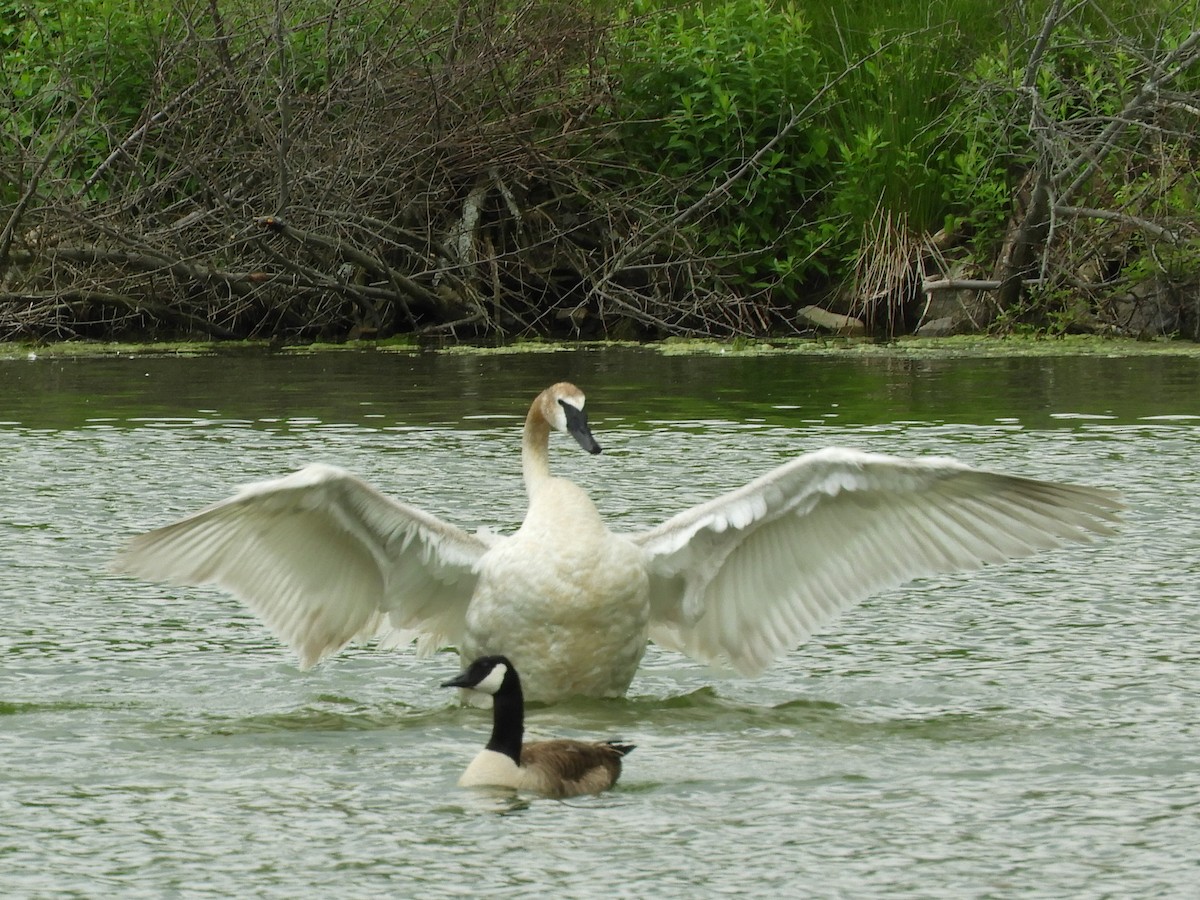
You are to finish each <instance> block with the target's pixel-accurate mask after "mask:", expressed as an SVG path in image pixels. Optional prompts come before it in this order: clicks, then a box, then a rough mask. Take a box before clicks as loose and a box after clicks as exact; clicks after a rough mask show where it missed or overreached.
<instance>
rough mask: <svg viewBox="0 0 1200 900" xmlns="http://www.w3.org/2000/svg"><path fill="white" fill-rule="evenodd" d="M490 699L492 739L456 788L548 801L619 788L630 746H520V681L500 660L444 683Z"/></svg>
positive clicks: (488, 659)
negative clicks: (520, 793)
mask: <svg viewBox="0 0 1200 900" xmlns="http://www.w3.org/2000/svg"><path fill="white" fill-rule="evenodd" d="M442 687H457V688H464V689H466V690H472V691H479V692H481V693H483V694H488V695H490V696H491V697H492V736H491V738H490V739H489V740H488V742H487V746H486V747H485V748H484V749H483V750H480V751H479V754H478V755H477V756H476V757H475V758H474V759H473V760H471V764H470V765H469V766H467V770H466V771H465V772H463V774H462V777H461V778H459V779H458V784H459V786H460V787H508V788H517V789H518V790H525V791H536V792H537V793H539V794H545V795H546V796H548V797H557V798H562V797H575V796H577V795H579V794H598V793H600V791H605V790H608V789H609V788H610V787H612V786H613V785H614V784H616V783H617V779H618V778H619V777H620V776H621V757H623V756H624V755H625V754H627V753H628V752H629V751H631V750H632V749H633V748H634V745H633V744H623V743H619V742H617V741H570V740H557V741H535V742H534V743H532V744H525V743H522V739H523V737H524V734H525V698H524V697H522V696H521V679H520V677H519V676H518V675H517V670H516V669H515V668H513V664H512V663H511V662H509V661H508V659H507V658H506V657H503V656H484V657H481V658H479V659H477V660H475V661H474V662H473V663H471V665H470V666H468V667H467V669H466V671H465V672H462V673H461V674H459V675H458V676H456V677H454V678H451V679H450V680H449V681H445V682H443V683H442Z"/></svg>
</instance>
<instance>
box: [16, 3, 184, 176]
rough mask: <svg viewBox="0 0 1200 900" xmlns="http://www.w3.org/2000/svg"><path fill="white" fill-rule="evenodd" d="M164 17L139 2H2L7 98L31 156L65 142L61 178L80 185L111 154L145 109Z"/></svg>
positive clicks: (59, 157)
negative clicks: (65, 132) (67, 127)
mask: <svg viewBox="0 0 1200 900" xmlns="http://www.w3.org/2000/svg"><path fill="white" fill-rule="evenodd" d="M164 16H165V7H164V6H161V5H157V4H150V5H149V6H147V5H145V4H143V3H141V2H139V0H0V60H2V65H0V71H2V72H3V75H2V76H0V95H2V96H6V97H7V98H8V99H7V102H8V103H9V104H11V106H10V109H9V113H10V125H9V127H10V128H12V129H13V132H14V133H13V135H12V136H13V137H15V138H16V139H17V140H19V141H20V142H21V144H22V145H23V146H25V147H26V148H27V149H28V150H29V152H30V155H31V157H33V158H38V157H40V156H41V155H42V154H44V153H46V152H48V151H49V149H50V147H51V145H52V142H54V141H56V140H62V143H61V145H60V146H59V147H58V149H57V152H56V153H54V156H55V159H56V160H57V161H58V164H57V166H56V171H57V174H58V175H59V176H61V177H65V178H68V179H73V180H74V181H75V182H76V183H77V184H78V183H80V182H81V181H82V179H83V178H85V177H86V175H87V173H88V172H89V171H90V170H91V169H92V168H93V167H94V166H95V165H96V164H97V163H99V162H100V161H101V160H102V159H104V157H105V156H107V154H108V152H109V149H110V146H111V140H112V137H113V135H122V134H124V133H127V132H128V130H130V129H132V128H133V127H134V125H135V124H136V122H137V121H138V119H139V117H140V116H141V115H142V111H143V109H144V108H145V104H146V100H147V97H148V94H149V92H150V91H151V89H152V81H153V75H154V61H155V58H156V52H157V51H156V48H157V44H158V33H159V31H160V28H161V22H162V19H163V18H164ZM70 119H76V120H77V121H78V122H79V127H77V128H75V129H73V130H72V132H71V134H70V136H68V137H65V138H59V137H57V136H56V135H57V131H58V127H59V125H61V124H62V123H64V122H65V121H67V120H70Z"/></svg>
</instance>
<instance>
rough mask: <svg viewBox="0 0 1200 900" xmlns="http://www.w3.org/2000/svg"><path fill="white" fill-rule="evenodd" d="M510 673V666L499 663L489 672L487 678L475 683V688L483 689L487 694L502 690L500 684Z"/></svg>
mask: <svg viewBox="0 0 1200 900" xmlns="http://www.w3.org/2000/svg"><path fill="white" fill-rule="evenodd" d="M507 674H508V666H506V665H504V663H500V664H499V665H497V666H496V667H495V668H494V669H492V671H490V672H488V675H487V678H485V679H483V681H481V682H479V684H477V685H475V690H477V691H483V693H485V694H495V693H496V691H498V690H500V685H501V684H503V683H504V676H505V675H507Z"/></svg>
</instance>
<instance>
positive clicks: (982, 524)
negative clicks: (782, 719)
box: [630, 448, 1123, 675]
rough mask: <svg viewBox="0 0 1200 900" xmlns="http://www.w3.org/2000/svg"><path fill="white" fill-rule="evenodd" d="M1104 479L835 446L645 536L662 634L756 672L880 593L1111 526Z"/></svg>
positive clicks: (1113, 512)
mask: <svg viewBox="0 0 1200 900" xmlns="http://www.w3.org/2000/svg"><path fill="white" fill-rule="evenodd" d="M1122 507H1123V504H1122V503H1121V502H1120V500H1119V498H1118V496H1117V494H1116V493H1115V492H1112V491H1108V490H1103V489H1099V488H1090V487H1078V486H1074V485H1064V484H1054V483H1050V482H1043V481H1035V480H1032V479H1028V478H1020V477H1016V476H1011V475H1003V474H998V473H994V472H987V471H981V470H978V469H973V468H971V467H969V466H966V465H964V464H962V463H959V462H956V461H954V460H951V459H940V458H925V459H912V460H910V459H900V458H897V457H891V456H884V455H880V454H872V453H863V452H860V451H856V450H847V449H841V448H830V449H826V450H820V451H817V452H815V453H809V454H805V455H803V456H800V457H798V458H797V459H795V460H793V461H791V462H789V463H786V464H784V465H782V466H780V467H779V468H777V469H775V470H774V471H772V472H769V473H767V474H766V475H764V476H762V477H761V478H758V479H756V480H755V481H752V482H750V483H749V484H747V485H746V486H744V487H742V488H739V489H738V490H735V491H732V492H730V493H728V494H724V495H723V496H721V497H718V498H716V499H714V500H711V501H709V502H707V503H704V504H701V505H699V506H696V507H693V508H692V509H690V510H687V511H685V512H683V513H680V514H679V515H677V516H675V517H673V518H671V519H669V520H667V521H666V522H664V523H663V524H661V525H659V526H658V527H656V528H653V529H650V530H649V531H646V532H642V533H640V534H635V535H630V537H631V539H632V540H633V541H634V542H635V543H637V544H638V545H640V546H641V547H642V548H643V550H644V551H645V552H646V556H647V566H648V569H649V572H650V595H651V596H650V602H651V637H652V638H653V639H654V640H655V641H656V642H658V643H660V644H663V645H665V646H668V647H672V648H675V649H678V650H681V651H683V652H684V653H687V654H688V655H690V656H693V657H695V658H697V659H700V660H702V661H705V662H708V663H711V664H713V665H717V666H723V667H729V666H732V667H733V668H735V669H737V670H738V671H740V672H742V673H744V674H748V675H749V674H757V673H759V672H761V671H762V670H763V669H764V668H765V667H766V666H767V665H768V664H770V663H771V662H772V661H773V660H774V659H776V658H778V657H779V656H780V655H782V654H783V653H785V652H787V651H788V650H790V649H792V648H794V647H796V646H797V645H799V644H800V643H802V642H803V641H804V640H805V639H806V638H807V637H808V636H809V635H810V634H812V633H813V632H814V631H817V630H818V629H820V628H822V627H824V626H825V625H826V624H828V623H829V622H830V621H831V620H832V619H834V618H835V617H836V616H838V615H839V614H840V613H842V612H844V611H845V610H846V609H848V608H850V607H851V606H853V605H855V604H856V603H859V602H860V601H862V600H863V599H864V598H866V597H867V596H869V595H871V594H872V593H875V592H877V591H880V590H883V589H884V588H887V587H892V586H895V585H898V584H901V583H903V582H905V581H907V580H909V579H911V578H915V577H919V576H923V575H933V574H937V573H942V572H958V571H966V570H970V569H975V568H978V567H979V566H982V565H984V564H987V563H996V562H1001V561H1003V560H1007V559H1013V558H1017V557H1022V556H1027V555H1029V554H1031V553H1034V552H1036V551H1037V550H1042V549H1049V548H1052V547H1058V546H1061V545H1063V544H1065V543H1068V542H1073V541H1085V540H1088V539H1089V538H1090V537H1092V536H1094V535H1103V534H1111V533H1112V532H1113V527H1112V523H1114V522H1115V521H1116V519H1117V513H1118V511H1119V510H1120V509H1121V508H1122Z"/></svg>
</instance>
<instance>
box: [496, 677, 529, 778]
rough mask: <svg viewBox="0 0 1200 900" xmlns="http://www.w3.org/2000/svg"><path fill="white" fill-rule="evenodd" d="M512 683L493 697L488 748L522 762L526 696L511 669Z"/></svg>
mask: <svg viewBox="0 0 1200 900" xmlns="http://www.w3.org/2000/svg"><path fill="white" fill-rule="evenodd" d="M507 677H509V678H511V679H512V682H511V684H506V685H505V686H504V689H503V690H501V691H499V692H498V693H496V694H495V695H494V696H493V697H492V737H491V740H489V741H488V743H487V749H489V750H494V751H495V752H497V753H503V754H504V755H505V756H507V757H508V758H509V759H511V760H512V761H513V762H514V763H516V764H517V765H518V766H519V765H520V764H521V741H522V740H524V738H525V698H524V696H523V694H522V693H521V681H520V679H518V678H517V673H516V672H514V671H512V670H511V669H510V670H509V674H508V676H507Z"/></svg>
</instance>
